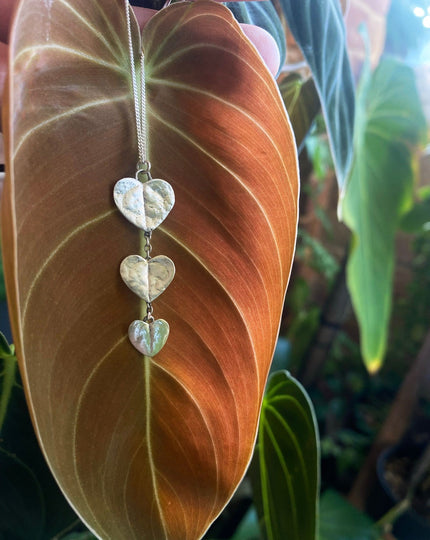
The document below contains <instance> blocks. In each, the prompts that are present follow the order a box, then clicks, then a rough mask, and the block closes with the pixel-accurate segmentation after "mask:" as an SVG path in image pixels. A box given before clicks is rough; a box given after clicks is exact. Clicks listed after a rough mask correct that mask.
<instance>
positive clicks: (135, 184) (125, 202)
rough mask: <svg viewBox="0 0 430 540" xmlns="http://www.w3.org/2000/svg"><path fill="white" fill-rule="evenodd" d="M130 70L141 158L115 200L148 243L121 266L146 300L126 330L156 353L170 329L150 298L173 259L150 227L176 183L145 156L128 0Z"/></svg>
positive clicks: (145, 350) (166, 278)
mask: <svg viewBox="0 0 430 540" xmlns="http://www.w3.org/2000/svg"><path fill="white" fill-rule="evenodd" d="M124 7H125V13H126V20H127V36H128V48H129V57H130V70H131V79H132V89H133V101H134V112H135V122H136V135H137V148H138V162H137V166H136V175H135V177H134V178H131V177H130V178H122V179H121V180H118V182H117V183H116V184H115V187H114V191H113V196H114V201H115V204H116V206H117V207H118V209H119V210H120V212H121V213H122V214H123V216H124V217H125V218H126V219H127V220H128V221H129V222H130V223H132V224H133V225H134V226H136V227H138V228H139V229H141V230H142V231H143V235H144V239H145V244H144V246H143V252H144V253H143V256H142V255H129V256H128V257H126V258H125V259H124V260H123V261H122V263H121V266H120V274H121V277H122V279H123V281H124V283H125V284H126V285H127V286H128V287H129V288H130V289H131V290H132V291H133V292H134V293H135V294H137V296H139V297H140V298H141V299H142V300H144V301H145V302H146V315H145V317H144V318H143V320H135V321H133V322H132V323H131V324H130V326H129V329H128V337H129V339H130V342H131V344H132V345H133V346H134V347H135V348H136V349H137V350H138V351H139V352H141V353H142V354H143V355H145V356H150V357H152V356H155V355H156V354H157V353H158V352H159V351H160V350H161V349H162V348H163V347H164V345H165V343H166V341H167V338H168V335H169V332H170V328H169V324H168V323H167V321H165V320H164V319H158V320H156V319H154V316H153V306H152V302H153V300H155V299H156V298H157V297H158V296H159V295H160V294H162V293H163V292H164V291H165V290H166V288H167V287H168V286H169V285H170V283H171V281H172V279H173V277H174V275H175V265H174V264H173V261H171V259H169V257H166V256H165V255H158V256H157V257H153V258H152V257H151V250H152V245H151V239H152V232H153V231H154V229H156V228H157V227H158V226H159V225H160V224H161V223H162V222H163V221H164V220H165V218H166V217H167V215H168V214H169V212H170V211H171V209H172V207H173V205H174V203H175V195H174V192H173V188H172V186H171V185H170V184H169V183H168V182H166V181H165V180H161V179H160V178H156V179H153V178H152V177H151V172H150V171H151V163H150V161H149V160H148V155H147V122H146V92H145V86H146V85H145V61H144V54H143V51H142V52H141V53H140V58H139V63H140V84H138V75H137V73H136V67H135V59H134V51H133V40H132V35H131V16H130V10H131V6H130V4H129V2H128V0H124Z"/></svg>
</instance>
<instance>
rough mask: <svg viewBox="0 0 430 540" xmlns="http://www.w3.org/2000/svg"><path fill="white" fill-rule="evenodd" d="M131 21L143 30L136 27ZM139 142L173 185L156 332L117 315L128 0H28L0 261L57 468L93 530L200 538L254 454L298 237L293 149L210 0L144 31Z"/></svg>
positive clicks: (128, 232)
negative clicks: (169, 272)
mask: <svg viewBox="0 0 430 540" xmlns="http://www.w3.org/2000/svg"><path fill="white" fill-rule="evenodd" d="M133 28H134V39H135V43H137V41H138V40H137V38H138V36H137V28H136V26H133ZM142 43H143V48H144V50H145V67H146V69H145V74H146V83H147V85H146V86H147V87H146V90H147V93H146V96H147V103H146V105H147V107H146V116H147V123H148V148H149V155H148V158H149V160H150V161H151V163H152V173H153V176H154V177H161V178H165V179H167V180H169V182H170V183H171V185H172V186H173V188H174V190H175V196H176V203H175V206H174V208H173V210H172V212H171V214H170V215H169V216H168V218H167V219H166V221H165V222H164V223H163V225H162V226H161V227H159V228H157V230H156V231H155V232H154V235H153V238H152V245H153V247H154V253H157V254H164V255H167V256H169V257H171V259H172V260H173V261H174V263H175V265H176V276H175V280H174V281H173V283H172V284H171V285H170V287H169V288H168V289H167V290H166V291H165V293H163V295H162V296H161V297H160V298H157V300H156V302H155V305H154V308H155V314H156V316H157V318H164V319H165V320H167V321H168V323H169V325H170V329H171V330H170V335H169V339H168V340H167V343H166V346H165V347H164V348H163V350H162V351H161V352H160V353H159V354H158V355H157V356H156V357H155V358H154V359H150V358H148V357H142V355H141V354H139V353H138V351H137V350H136V349H135V348H134V347H133V346H132V345H131V343H130V342H129V339H128V335H127V330H128V326H129V325H130V323H131V322H132V321H133V320H135V319H140V318H141V317H142V312H144V309H145V307H146V305H145V303H144V302H143V301H141V300H140V299H139V298H138V297H137V296H136V295H134V294H133V293H132V292H131V291H130V290H129V289H128V288H127V287H126V286H125V285H124V283H123V282H122V281H121V277H120V274H119V267H120V264H121V261H122V260H123V259H124V258H125V257H127V256H129V255H131V254H138V253H141V245H142V241H143V233H140V232H139V230H138V229H137V228H136V227H134V226H132V224H131V223H129V222H127V221H126V220H125V219H124V218H123V216H122V215H121V214H120V212H119V211H118V210H117V208H116V207H115V204H114V202H113V196H112V191H113V186H114V185H115V183H116V181H117V180H118V179H119V178H121V177H124V176H130V175H134V172H135V164H136V158H137V151H136V141H135V125H134V113H133V103H132V92H131V88H130V70H129V60H128V46H127V30H126V22H125V13H124V3H123V2H122V0H98V1H97V2H88V0H68V1H67V2H60V1H58V2H40V0H21V2H20V4H19V6H18V10H17V15H16V19H15V24H14V30H13V32H12V36H11V42H10V50H11V58H12V59H13V61H12V65H11V70H10V77H9V84H8V89H7V90H8V94H9V99H8V101H7V109H8V111H7V112H8V114H7V121H6V124H7V129H6V152H7V160H8V167H7V170H8V177H7V182H6V186H5V192H4V197H3V205H4V206H3V212H2V218H3V220H4V221H3V227H2V233H3V240H4V241H3V247H4V260H5V276H6V283H7V288H8V296H9V298H10V304H11V306H10V307H11V310H10V311H11V319H12V326H13V331H14V337H15V339H14V342H15V344H16V348H17V355H18V360H19V363H20V369H21V373H22V377H23V383H24V385H25V388H26V394H27V397H28V402H29V406H30V409H31V413H32V416H33V418H34V425H35V428H36V431H37V435H38V437H39V440H40V441H41V446H42V448H43V450H44V453H45V455H46V457H47V459H48V461H49V464H50V466H51V469H52V471H53V473H54V475H55V477H56V479H57V481H58V483H59V484H60V485H61V487H62V489H63V490H64V492H65V493H66V495H67V497H68V499H69V500H70V501H71V503H72V504H73V507H74V508H76V509H77V511H78V513H79V515H80V516H82V519H84V520H85V522H86V523H87V524H88V526H89V527H90V528H91V530H92V531H94V532H95V533H96V534H97V535H98V536H99V537H102V538H115V540H129V539H130V538H145V540H165V539H169V540H177V539H180V540H196V539H197V538H200V537H201V536H202V535H203V533H204V532H205V531H206V530H207V528H208V527H209V525H210V523H211V522H212V521H213V520H214V519H215V517H216V516H217V515H218V514H219V513H220V511H221V510H222V508H223V507H224V506H225V504H226V503H227V501H228V500H229V499H230V497H231V496H232V494H233V492H234V490H235V488H236V487H237V485H238V483H239V482H240V481H241V479H242V477H243V475H244V472H245V470H246V468H247V466H248V463H249V461H250V459H251V456H252V451H253V445H254V441H255V436H256V431H257V425H258V417H259V410H260V405H261V402H262V399H263V392H264V387H265V382H266V378H267V373H268V370H269V367H270V362H271V358H272V355H273V350H274V348H275V344H276V339H277V333H278V328H279V320H280V316H281V313H282V307H283V298H284V294H285V288H286V284H287V281H288V278H289V274H290V267H291V261H292V257H293V253H294V244H295V235H296V223H297V195H298V174H297V173H298V171H297V154H296V149H295V143H294V136H293V134H292V132H291V129H290V125H289V121H288V117H287V114H286V111H285V107H284V105H283V102H282V100H281V98H280V95H279V90H278V88H277V86H276V84H275V82H274V80H273V77H272V76H271V74H270V72H269V71H268V70H267V68H266V66H265V65H264V63H263V61H262V59H261V56H260V55H259V54H258V52H257V50H256V49H255V47H253V46H252V44H251V43H250V42H249V41H248V39H247V38H246V36H245V35H244V33H243V32H242V30H241V28H240V26H239V25H238V23H237V22H236V21H235V19H234V17H233V15H232V13H231V12H230V11H229V10H228V9H227V8H226V7H225V6H223V5H222V4H220V3H216V2H209V1H205V0H200V1H198V2H178V3H174V4H172V5H171V6H169V7H168V8H166V9H163V10H161V11H160V12H158V13H157V14H156V15H155V16H154V17H153V18H152V19H151V20H150V22H149V23H148V25H147V26H146V27H145V29H144V32H143V35H142Z"/></svg>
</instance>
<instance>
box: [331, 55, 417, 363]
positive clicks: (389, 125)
mask: <svg viewBox="0 0 430 540" xmlns="http://www.w3.org/2000/svg"><path fill="white" fill-rule="evenodd" d="M424 132H425V120H424V117H423V113H422V110H421V105H420V100H419V97H418V93H417V90H416V86H415V77H414V73H413V71H412V70H411V69H410V68H409V67H407V66H405V65H403V64H401V63H399V62H398V61H396V60H394V59H385V60H383V61H382V62H381V63H380V65H379V66H378V68H377V69H376V70H375V72H374V73H373V75H372V76H371V75H370V74H367V73H365V75H364V78H363V80H362V82H361V85H360V92H359V97H358V102H357V114H356V132H355V136H354V161H353V164H352V168H351V174H350V177H349V180H348V185H347V189H346V192H345V198H344V201H343V207H342V212H343V218H344V221H345V223H346V225H348V227H349V228H350V229H351V231H352V233H353V238H352V246H351V253H350V256H349V260H348V266H347V282H348V287H349V291H350V294H351V299H352V303H353V306H354V309H355V313H356V315H357V319H358V322H359V326H360V333H361V352H362V355H363V357H364V360H365V363H366V366H367V368H368V369H369V371H370V372H374V371H376V370H377V369H378V368H379V367H380V366H381V364H382V362H383V358H384V354H385V349H386V343H387V334H388V326H389V320H390V312H391V300H392V299H391V294H392V281H393V270H394V256H395V253H394V240H395V234H396V231H397V229H398V226H399V222H400V219H401V217H402V215H403V214H404V213H405V212H406V211H407V210H408V209H409V208H410V206H411V204H412V190H413V182H414V160H413V157H414V150H413V149H414V147H415V146H416V145H417V144H418V143H419V142H420V140H421V138H422V136H423V134H424Z"/></svg>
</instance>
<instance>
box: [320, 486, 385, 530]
mask: <svg viewBox="0 0 430 540" xmlns="http://www.w3.org/2000/svg"><path fill="white" fill-rule="evenodd" d="M318 538H319V540H376V539H377V538H378V534H377V531H376V529H375V528H374V526H373V523H372V520H371V519H370V518H369V517H368V516H366V515H365V514H363V513H361V512H360V511H359V510H357V509H356V508H354V506H352V505H351V504H349V502H348V501H347V500H346V499H344V498H343V497H342V496H341V495H340V494H339V493H337V492H336V491H332V490H328V491H325V492H324V494H323V495H322V496H321V504H320V522H319V537H318Z"/></svg>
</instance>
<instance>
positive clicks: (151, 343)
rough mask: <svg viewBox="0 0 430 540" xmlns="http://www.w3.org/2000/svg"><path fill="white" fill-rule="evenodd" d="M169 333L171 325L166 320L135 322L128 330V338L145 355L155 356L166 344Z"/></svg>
mask: <svg viewBox="0 0 430 540" xmlns="http://www.w3.org/2000/svg"><path fill="white" fill-rule="evenodd" d="M169 331H170V328H169V323H168V322H167V321H165V320H164V319H158V320H157V321H153V322H150V323H147V322H145V321H133V322H132V323H131V324H130V326H129V328H128V337H129V339H130V341H131V343H132V345H133V346H134V347H135V348H136V349H137V350H138V351H139V352H141V353H142V354H143V355H145V356H155V355H156V354H157V353H159V352H160V351H161V349H162V348H163V347H164V345H165V344H166V341H167V338H168V336H169Z"/></svg>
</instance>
